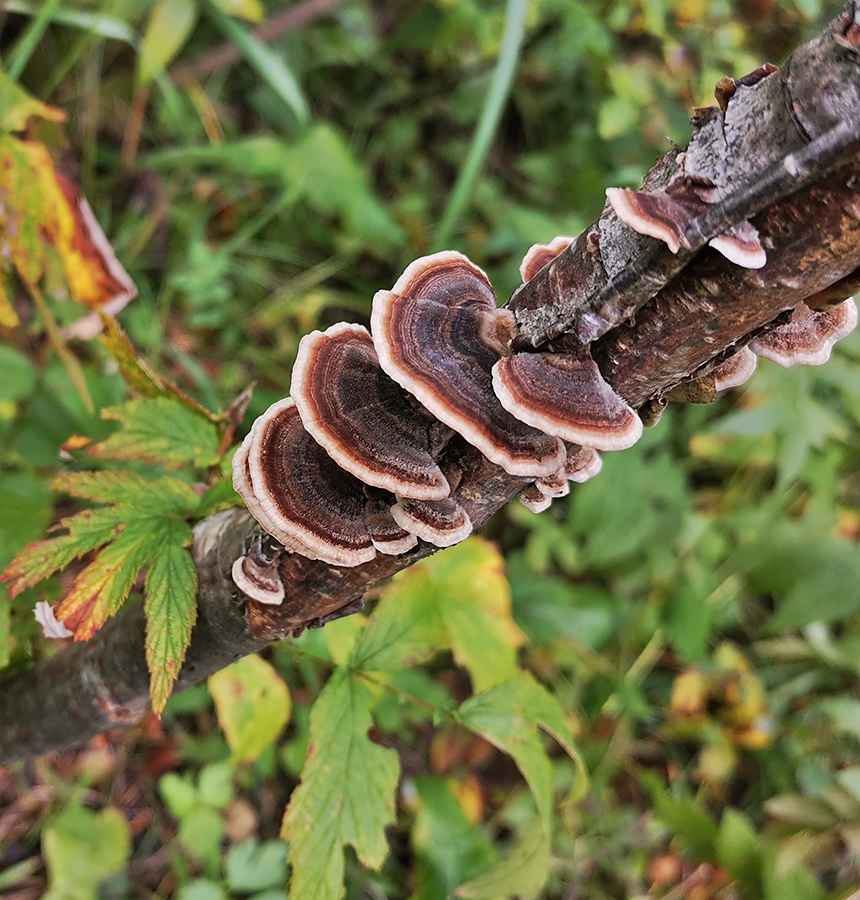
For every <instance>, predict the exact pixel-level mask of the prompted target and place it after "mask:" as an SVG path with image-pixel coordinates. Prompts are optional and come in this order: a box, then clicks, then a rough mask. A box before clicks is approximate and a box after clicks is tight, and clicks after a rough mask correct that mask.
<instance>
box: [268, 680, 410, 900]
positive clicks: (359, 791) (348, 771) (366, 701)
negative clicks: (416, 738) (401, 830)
mask: <svg viewBox="0 0 860 900" xmlns="http://www.w3.org/2000/svg"><path fill="white" fill-rule="evenodd" d="M372 704H373V695H372V694H371V692H370V691H369V690H368V688H367V687H365V686H364V685H363V684H361V683H360V682H359V681H357V680H356V679H354V678H353V677H351V676H350V675H349V673H348V672H346V671H345V670H344V669H338V670H337V671H336V672H335V674H334V675H333V676H332V678H331V679H330V681H329V682H328V684H327V685H326V686H325V688H324V689H323V691H322V693H321V694H320V695H319V697H318V698H317V701H316V703H315V704H314V708H313V710H312V712H311V719H310V747H311V749H310V751H309V753H308V760H307V762H306V763H305V767H304V770H303V772H302V782H301V784H300V785H299V786H298V788H296V790H295V791H293V795H292V798H291V799H290V805H289V807H288V808H287V812H286V815H285V816H284V825H283V835H284V837H285V838H287V839H288V840H289V841H290V857H289V858H290V863H291V864H292V867H293V875H292V881H291V884H290V894H291V896H293V897H297V898H301V900H338V898H339V897H341V896H342V895H343V892H344V888H343V872H344V861H343V852H344V848H345V846H346V845H347V844H351V845H352V847H353V849H354V850H355V853H356V855H357V856H358V858H359V859H360V860H361V862H363V863H364V864H365V865H366V866H369V867H370V868H373V869H378V868H379V867H380V866H381V865H382V863H383V862H384V861H385V858H386V856H387V854H388V842H387V841H386V839H385V828H386V826H387V825H390V824H391V823H392V822H393V821H394V791H395V788H396V787H397V779H398V775H399V771H400V766H399V762H398V759H397V754H396V753H395V752H394V751H393V750H386V749H384V748H382V747H380V746H378V745H377V744H375V743H373V741H371V740H370V738H369V737H368V734H367V732H368V729H369V728H370V726H371V725H372V719H371V716H370V708H371V706H372Z"/></svg>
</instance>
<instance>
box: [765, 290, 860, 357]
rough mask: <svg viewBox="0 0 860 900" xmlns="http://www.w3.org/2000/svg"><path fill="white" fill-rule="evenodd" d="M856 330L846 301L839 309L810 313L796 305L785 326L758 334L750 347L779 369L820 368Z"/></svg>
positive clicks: (853, 312)
mask: <svg viewBox="0 0 860 900" xmlns="http://www.w3.org/2000/svg"><path fill="white" fill-rule="evenodd" d="M856 327H857V306H856V304H855V303H854V301H853V300H852V299H851V298H850V297H849V298H848V299H847V300H845V301H844V302H842V303H840V304H839V305H838V306H832V307H830V308H829V309H822V310H813V309H810V308H809V307H808V306H807V305H806V304H805V303H798V304H797V306H796V307H795V308H794V310H793V312H792V314H791V319H790V320H789V321H788V322H787V323H786V324H785V325H777V326H776V327H774V328H772V329H770V331H766V332H764V333H763V334H760V335H759V336H758V337H757V338H756V339H755V340H754V341H752V342H751V343H750V345H749V346H750V349H751V350H752V351H753V353H755V354H757V355H758V356H763V357H764V358H765V359H769V360H771V362H775V363H777V364H778V365H780V366H785V367H786V368H787V367H789V366H797V365H805V366H820V365H823V364H824V363H826V362H827V360H828V359H830V353H831V351H832V350H833V345H834V344H835V343H836V342H837V341H840V340H842V338H844V337H845V336H846V335H848V334H850V333H851V332H852V331H853V330H854V329H855V328H856Z"/></svg>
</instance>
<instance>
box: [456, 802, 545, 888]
mask: <svg viewBox="0 0 860 900" xmlns="http://www.w3.org/2000/svg"><path fill="white" fill-rule="evenodd" d="M549 863H550V839H549V833H548V832H547V830H546V828H545V826H544V823H542V822H541V820H540V819H535V820H534V822H533V823H532V825H531V827H530V828H529V830H528V831H527V832H526V834H525V836H524V838H523V839H522V841H521V842H520V843H519V844H517V846H516V847H515V848H514V850H513V851H512V852H511V853H510V854H509V855H508V856H507V857H506V858H505V859H503V860H502V861H501V862H500V863H499V864H498V865H497V866H495V867H494V868H493V869H492V870H491V871H489V872H487V873H486V874H484V875H479V876H478V877H477V878H475V879H473V880H472V881H467V882H466V884H464V885H461V886H460V887H459V888H457V890H456V891H454V896H455V897H462V898H463V900H478V898H482V897H514V896H516V897H523V898H529V897H536V896H537V895H538V894H539V893H540V891H541V889H542V888H543V886H544V884H546V879H547V876H548V875H549Z"/></svg>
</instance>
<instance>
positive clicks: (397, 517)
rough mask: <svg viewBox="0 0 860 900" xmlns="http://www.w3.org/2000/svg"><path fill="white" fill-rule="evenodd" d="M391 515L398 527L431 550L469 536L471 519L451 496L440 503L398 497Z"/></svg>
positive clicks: (455, 542)
mask: <svg viewBox="0 0 860 900" xmlns="http://www.w3.org/2000/svg"><path fill="white" fill-rule="evenodd" d="M391 515H392V517H393V518H394V521H395V522H397V524H398V525H399V526H400V527H401V528H403V529H405V530H406V531H408V532H410V533H411V534H414V535H417V536H418V537H419V538H421V540H422V541H427V542H428V543H429V544H433V546H434V547H450V546H451V545H453V544H459V543H460V541H464V540H466V538H467V537H468V536H469V535H470V534H471V533H472V520H471V519H470V518H469V515H468V513H467V512H466V510H465V509H463V507H462V506H461V505H460V504H459V503H458V502H457V501H456V500H455V499H454V498H453V497H446V498H445V499H444V500H410V499H408V498H406V497H401V498H400V499H398V501H397V503H395V504H394V506H392V507H391Z"/></svg>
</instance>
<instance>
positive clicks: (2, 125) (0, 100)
mask: <svg viewBox="0 0 860 900" xmlns="http://www.w3.org/2000/svg"><path fill="white" fill-rule="evenodd" d="M33 117H36V118H39V119H45V120H46V121H48V122H65V120H66V114H65V113H64V112H63V111H62V110H61V109H56V108H55V107H53V106H48V105H47V104H45V103H42V102H41V100H37V99H36V98H35V97H31V96H30V95H29V94H28V93H27V92H26V91H25V90H24V89H23V88H22V87H21V86H20V85H19V84H18V83H17V82H16V81H13V79H11V78H10V77H9V76H8V75H7V74H6V73H5V72H4V71H2V70H0V131H23V129H24V128H26V127H27V120H28V119H31V118H33Z"/></svg>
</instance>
